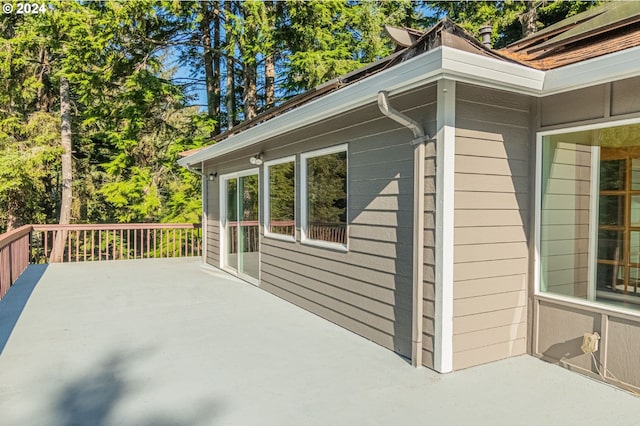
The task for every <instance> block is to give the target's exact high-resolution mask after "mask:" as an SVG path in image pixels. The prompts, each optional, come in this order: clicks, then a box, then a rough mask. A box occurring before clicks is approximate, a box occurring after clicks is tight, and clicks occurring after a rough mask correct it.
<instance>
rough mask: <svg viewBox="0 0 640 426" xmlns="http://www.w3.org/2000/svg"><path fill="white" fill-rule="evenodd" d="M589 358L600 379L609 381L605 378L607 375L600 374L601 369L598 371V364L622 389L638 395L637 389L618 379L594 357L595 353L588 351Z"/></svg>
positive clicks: (639, 393)
mask: <svg viewBox="0 0 640 426" xmlns="http://www.w3.org/2000/svg"><path fill="white" fill-rule="evenodd" d="M590 355H591V358H593V366H594V367H595V368H596V371H597V372H598V375H600V377H601V378H602V380H604V381H605V382H607V383H609V382H610V381H609V380H608V379H607V377H606V376H605V375H604V374H602V371H600V368H598V365H599V366H600V367H602V369H603V370H604V371H605V373H607V374H608V375H609V376H611V378H612V379H613V380H614V381H616V382H617V384H618V385H620V386H621V387H622V388H623V389H625V390H626V391H628V392H631V393H632V394H634V395H636V396H640V392H638V391H637V390H635V389H633V388H631V387H629V386H626V385H625V384H624V382H622V380H620V379H618V378H617V377H616V376H615V375H614V374H613V373H612V372H611V371H610V370H609V369H608V368H607V367H605V366H604V365H602V364H601V363H600V362H599V361H598V359H597V358H596V355H595V354H594V353H593V352H591V353H590Z"/></svg>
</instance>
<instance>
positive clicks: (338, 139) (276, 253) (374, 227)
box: [206, 87, 436, 357]
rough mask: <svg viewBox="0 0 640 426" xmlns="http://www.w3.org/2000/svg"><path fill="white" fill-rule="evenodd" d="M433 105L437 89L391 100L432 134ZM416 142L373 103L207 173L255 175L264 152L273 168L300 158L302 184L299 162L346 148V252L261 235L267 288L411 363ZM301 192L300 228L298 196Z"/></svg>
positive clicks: (214, 224) (214, 238) (215, 247)
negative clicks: (254, 160) (255, 158)
mask: <svg viewBox="0 0 640 426" xmlns="http://www.w3.org/2000/svg"><path fill="white" fill-rule="evenodd" d="M435 103H436V94H435V87H428V88H423V89H420V90H418V91H415V92H412V93H409V94H404V95H402V96H397V97H392V105H393V106H394V108H396V109H398V110H399V111H402V112H404V113H406V114H407V115H409V116H411V117H412V118H414V119H415V120H417V121H419V122H421V123H423V124H424V125H426V126H427V127H433V126H434V123H435V113H436V109H435ZM428 130H429V131H430V132H433V131H434V129H433V128H430V129H428ZM412 139H413V135H412V133H411V132H410V131H409V130H408V129H406V128H404V127H402V126H400V125H399V124H397V123H395V122H394V121H392V120H390V119H389V118H387V117H384V116H383V115H382V114H381V112H380V111H379V109H378V107H377V105H375V104H372V105H369V106H367V107H364V108H361V109H358V110H356V111H352V112H349V113H345V114H344V115H342V116H340V117H334V118H331V119H328V120H326V121H324V122H322V123H318V124H316V125H313V126H308V127H306V128H305V129H301V130H298V131H295V132H291V133H288V134H285V135H281V136H279V137H278V138H275V139H272V140H267V141H264V142H262V143H261V144H259V145H258V146H255V147H253V148H252V149H251V151H247V152H238V153H235V154H234V155H232V156H231V155H229V156H227V157H228V159H227V158H220V159H218V160H216V162H215V164H214V163H209V164H207V165H206V173H210V172H212V171H217V172H218V174H224V173H227V172H231V171H238V170H242V169H248V168H251V166H250V164H249V163H248V158H249V156H251V155H253V154H255V153H256V152H260V151H262V152H263V153H264V159H265V161H268V160H273V159H277V158H281V157H285V156H289V155H296V156H297V157H296V158H297V162H296V167H297V174H298V176H299V171H300V161H299V160H300V154H301V153H303V152H308V151H311V150H314V149H318V148H323V147H328V146H333V145H338V144H344V143H348V150H349V156H348V165H349V166H348V193H349V199H348V217H349V219H348V223H349V226H348V241H349V249H348V251H347V252H341V251H338V250H331V249H326V248H320V247H314V246H311V245H306V244H301V243H300V229H299V228H298V229H297V235H298V237H297V241H296V242H288V241H282V240H278V239H273V238H269V237H265V236H264V233H263V231H261V244H260V249H261V255H260V259H261V272H260V281H259V286H260V287H261V288H263V289H265V290H267V291H269V292H271V293H273V294H275V295H277V296H279V297H282V298H283V299H286V300H288V301H290V302H292V303H294V304H296V305H299V306H301V307H303V308H305V309H307V310H309V311H311V312H313V313H315V314H317V315H320V316H322V317H324V318H326V319H328V320H330V321H332V322H335V323H336V324H339V325H341V326H343V327H345V328H347V329H349V330H351V331H353V332H356V333H358V334H360V335H362V336H364V337H366V338H368V339H370V340H372V341H374V342H376V343H378V344H380V345H382V346H385V347H387V348H389V349H391V350H394V351H395V352H397V353H399V354H401V355H403V356H407V357H408V356H410V354H411V325H412V322H411V319H412V312H411V311H412V235H413V147H412V146H411V145H410V143H409V142H410V141H411V140H412ZM261 172H262V171H261ZM263 178H264V176H262V174H261V179H263ZM298 182H299V180H298ZM218 186H219V184H218V182H217V181H216V182H215V185H210V186H209V199H208V220H209V226H208V231H209V232H208V247H207V253H208V254H207V262H208V263H210V264H212V265H213V266H216V267H217V266H219V265H220V258H219V251H220V247H219V240H220V235H219V227H220V224H219V209H220V207H219V193H218ZM261 189H262V184H261ZM296 192H297V200H298V201H297V209H296V215H297V217H296V223H297V226H298V227H299V224H300V217H299V215H300V208H299V206H300V197H299V195H300V188H299V187H297V189H296ZM263 195H264V194H262V195H261V198H263ZM263 207H264V204H263V203H262V202H261V204H260V208H261V209H262V208H263ZM260 216H261V222H262V217H263V215H262V213H261V215H260ZM432 328H433V327H431V330H432ZM431 333H432V331H431Z"/></svg>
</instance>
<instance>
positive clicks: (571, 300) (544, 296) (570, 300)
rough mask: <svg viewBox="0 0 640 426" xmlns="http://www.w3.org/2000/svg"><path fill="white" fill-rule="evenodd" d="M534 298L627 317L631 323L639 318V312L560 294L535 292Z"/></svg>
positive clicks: (598, 312)
mask: <svg viewBox="0 0 640 426" xmlns="http://www.w3.org/2000/svg"><path fill="white" fill-rule="evenodd" d="M534 297H536V298H538V300H548V301H551V302H557V303H560V304H564V305H568V306H579V307H581V308H583V309H585V310H587V311H589V312H593V313H597V314H603V313H604V314H606V315H611V314H613V315H617V316H620V317H623V318H624V317H627V318H628V319H630V320H632V321H637V320H638V318H640V311H636V310H633V309H625V308H622V307H619V306H615V305H609V304H607V303H602V302H599V301H595V300H593V301H592V300H585V299H580V298H578V297H571V296H564V295H560V294H553V293H545V292H537V293H536V294H535V295H534Z"/></svg>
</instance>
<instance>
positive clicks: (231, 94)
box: [224, 0, 236, 130]
mask: <svg viewBox="0 0 640 426" xmlns="http://www.w3.org/2000/svg"><path fill="white" fill-rule="evenodd" d="M224 9H225V12H226V16H227V19H229V18H228V17H229V16H231V13H232V11H231V1H228V0H227V1H225V2H224ZM226 34H227V37H226V38H227V39H226V43H227V79H226V90H227V130H231V129H232V128H233V126H234V125H235V121H236V93H235V92H236V88H235V84H234V77H235V73H234V71H233V66H234V64H233V55H234V53H235V43H234V41H233V37H232V36H231V35H230V34H229V31H227V32H226Z"/></svg>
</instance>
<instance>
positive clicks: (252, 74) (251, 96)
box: [242, 61, 258, 120]
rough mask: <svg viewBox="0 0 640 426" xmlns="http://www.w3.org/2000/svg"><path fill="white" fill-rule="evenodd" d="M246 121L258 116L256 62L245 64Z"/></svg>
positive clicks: (244, 97) (244, 96)
mask: <svg viewBox="0 0 640 426" xmlns="http://www.w3.org/2000/svg"><path fill="white" fill-rule="evenodd" d="M243 74H244V75H243V76H242V77H243V79H244V94H243V101H244V119H245V120H251V119H252V118H254V117H255V116H256V115H258V114H257V112H256V105H257V103H258V96H257V91H258V90H257V87H256V74H257V70H256V64H255V61H253V62H251V63H245V64H244V73H243Z"/></svg>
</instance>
